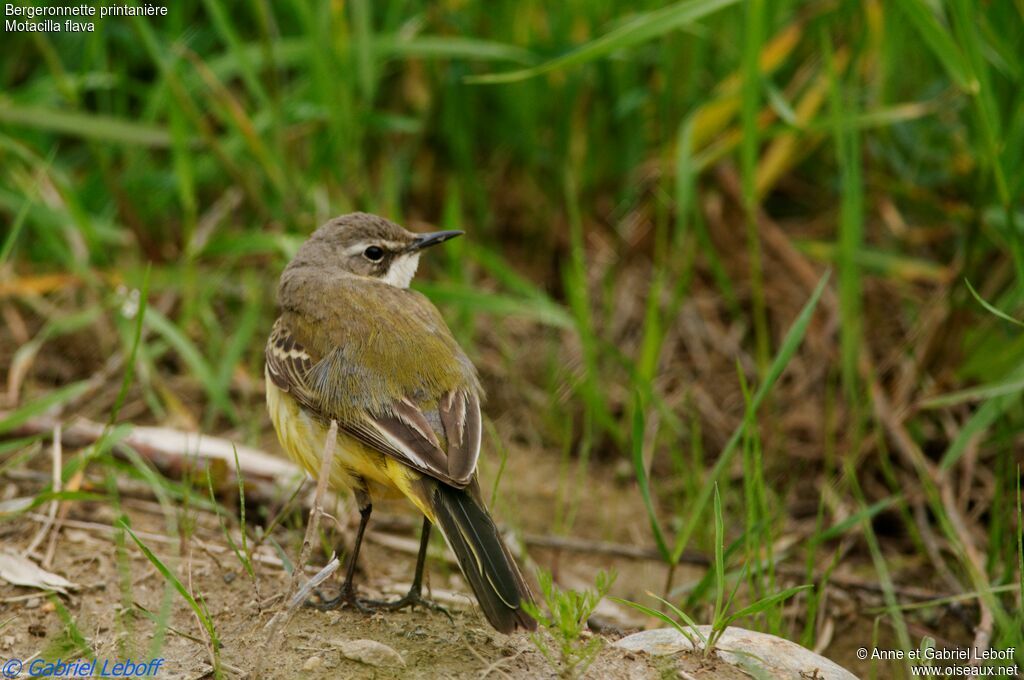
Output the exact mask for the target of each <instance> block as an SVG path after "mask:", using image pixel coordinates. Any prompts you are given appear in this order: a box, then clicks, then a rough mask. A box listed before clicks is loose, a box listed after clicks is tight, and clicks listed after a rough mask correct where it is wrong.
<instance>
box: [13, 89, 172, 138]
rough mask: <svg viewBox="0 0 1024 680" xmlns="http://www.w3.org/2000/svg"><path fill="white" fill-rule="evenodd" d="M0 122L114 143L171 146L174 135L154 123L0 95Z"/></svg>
mask: <svg viewBox="0 0 1024 680" xmlns="http://www.w3.org/2000/svg"><path fill="white" fill-rule="evenodd" d="M0 123H7V124H10V125H20V126H22V127H30V128H36V129H40V130H45V131H47V132H56V133H59V134H65V135H71V136H73V137H82V138H84V139H95V140H99V141H104V142H110V143H113V144H127V145H130V146H146V147H156V148H164V147H168V146H170V145H171V135H170V134H169V133H168V132H167V130H165V129H163V128H161V127H157V126H155V125H146V124H144V123H136V122H133V121H127V120H121V119H118V118H112V117H110V116H102V115H98V114H92V113H80V112H76V111H58V110H56V109H49V108H45V107H41V106H22V105H19V104H15V103H14V102H12V101H10V100H9V99H6V98H4V97H0Z"/></svg>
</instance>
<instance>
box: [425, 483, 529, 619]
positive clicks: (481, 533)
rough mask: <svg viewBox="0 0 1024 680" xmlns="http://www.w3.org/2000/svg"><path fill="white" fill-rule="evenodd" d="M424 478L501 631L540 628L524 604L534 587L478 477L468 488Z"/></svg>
mask: <svg viewBox="0 0 1024 680" xmlns="http://www.w3.org/2000/svg"><path fill="white" fill-rule="evenodd" d="M423 481H424V486H425V487H426V488H425V489H424V491H425V492H426V495H427V498H428V499H429V501H428V502H429V504H430V507H431V508H432V509H433V511H434V516H435V519H436V521H435V524H436V525H437V526H438V527H439V528H440V529H441V532H442V533H443V534H444V537H445V538H446V539H447V540H448V545H450V546H451V548H452V551H453V552H454V553H455V556H456V557H458V559H459V566H460V567H461V568H462V573H463V574H464V575H465V577H466V580H468V581H469V585H470V587H471V588H472V589H473V594H474V595H476V600H477V602H479V603H480V609H482V610H483V612H484V616H486V617H487V620H488V621H489V622H490V624H491V625H492V626H494V628H495V630H498V631H500V632H502V633H511V632H512V631H513V630H515V629H516V628H524V629H526V630H533V629H534V628H536V627H537V623H536V621H534V620H533V619H532V618H531V617H530V615H529V614H527V613H526V612H525V611H523V609H522V606H521V605H522V603H523V602H524V601H527V602H528V601H532V600H533V598H532V597H531V595H530V588H529V587H528V586H527V585H526V581H524V580H523V575H522V574H521V573H519V567H517V566H516V563H515V561H514V560H513V559H512V555H511V554H510V553H509V551H508V548H507V547H505V543H504V542H503V541H502V540H501V535H500V534H499V533H498V528H497V527H496V526H494V520H492V519H491V516H490V514H489V513H488V512H487V509H486V508H485V507H484V505H483V502H482V500H481V498H480V488H479V486H478V485H477V483H476V480H474V481H473V482H472V483H471V484H470V486H469V487H467V488H466V489H456V488H454V487H451V486H448V485H447V484H443V483H441V482H437V481H435V480H433V479H430V480H426V479H425V480H423Z"/></svg>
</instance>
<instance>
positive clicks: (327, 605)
mask: <svg viewBox="0 0 1024 680" xmlns="http://www.w3.org/2000/svg"><path fill="white" fill-rule="evenodd" d="M315 592H316V597H317V599H313V598H310V599H309V600H306V605H307V606H310V607H314V608H316V609H319V610H320V611H322V612H328V611H333V610H335V609H341V608H342V607H350V608H352V609H355V610H356V611H358V612H362V613H364V614H372V613H373V612H374V611H375V608H374V607H373V606H372V605H368V601H367V600H361V599H359V595H358V594H357V593H356V588H355V586H354V585H352V583H350V582H346V583H345V584H344V585H342V586H341V590H340V591H338V594H337V595H335V596H334V597H327V596H325V595H324V594H323V592H322V591H321V590H320V589H319V588H317V589H316V591H315Z"/></svg>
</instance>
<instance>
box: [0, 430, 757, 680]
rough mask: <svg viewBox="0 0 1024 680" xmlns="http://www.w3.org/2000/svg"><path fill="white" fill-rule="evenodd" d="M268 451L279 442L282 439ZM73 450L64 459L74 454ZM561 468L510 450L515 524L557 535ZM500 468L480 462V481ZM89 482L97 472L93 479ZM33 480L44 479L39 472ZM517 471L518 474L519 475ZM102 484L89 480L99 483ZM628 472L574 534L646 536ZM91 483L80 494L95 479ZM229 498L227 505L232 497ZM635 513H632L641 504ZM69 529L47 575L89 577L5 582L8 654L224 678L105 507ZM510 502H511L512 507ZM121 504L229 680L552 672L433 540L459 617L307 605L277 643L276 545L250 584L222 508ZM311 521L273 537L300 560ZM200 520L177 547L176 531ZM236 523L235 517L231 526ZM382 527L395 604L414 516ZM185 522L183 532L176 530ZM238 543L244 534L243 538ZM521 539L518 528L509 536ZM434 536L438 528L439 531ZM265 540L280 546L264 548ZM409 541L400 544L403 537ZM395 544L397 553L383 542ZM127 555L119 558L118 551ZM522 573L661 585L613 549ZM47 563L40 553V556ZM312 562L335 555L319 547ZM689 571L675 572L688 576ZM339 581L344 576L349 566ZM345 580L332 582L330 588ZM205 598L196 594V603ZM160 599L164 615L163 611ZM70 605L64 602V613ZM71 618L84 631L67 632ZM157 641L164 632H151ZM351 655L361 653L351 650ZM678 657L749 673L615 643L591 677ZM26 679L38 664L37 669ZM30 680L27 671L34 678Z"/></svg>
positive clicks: (77, 512)
mask: <svg viewBox="0 0 1024 680" xmlns="http://www.w3.org/2000/svg"><path fill="white" fill-rule="evenodd" d="M266 448H267V450H271V451H276V450H277V449H276V448H275V445H274V442H273V440H272V439H268V441H267V442H266ZM69 453H70V452H65V455H66V456H67V455H68V454H69ZM36 459H37V461H38V462H39V463H40V465H39V467H40V469H39V470H37V471H36V472H35V474H34V476H33V474H32V473H31V471H28V472H27V473H26V475H25V479H24V480H23V481H19V482H17V483H15V482H7V483H6V488H0V492H2V495H3V498H4V499H10V498H16V497H24V496H29V495H32V494H34V493H37V492H38V487H39V483H41V482H44V481H45V478H46V476H45V475H44V474H43V468H44V467H45V464H46V463H48V461H47V460H46V459H47V456H46V455H44V454H43V455H39V456H37V457H36ZM559 468H560V463H559V461H557V460H552V459H547V458H544V457H540V456H530V455H529V454H528V453H526V452H524V451H514V450H513V451H511V452H510V457H509V462H508V465H507V467H506V469H505V471H504V473H503V474H504V476H505V477H504V481H503V483H502V484H501V492H500V495H499V498H498V499H497V502H496V503H495V515H496V516H497V517H498V518H499V519H500V518H502V517H503V516H509V517H513V516H514V517H515V519H516V521H517V522H518V523H519V525H518V527H517V529H518V530H519V531H522V532H524V533H540V534H547V533H550V532H551V531H552V527H551V521H552V517H553V516H554V507H555V504H556V502H557V499H558V497H559V495H558V494H559V491H558V478H559ZM496 469H497V464H496V463H495V462H490V463H489V464H485V465H484V467H483V474H484V478H485V479H484V481H485V484H486V485H485V487H484V488H490V483H491V481H492V477H491V475H492V474H493V473H495V472H496ZM87 479H88V478H87ZM33 480H34V481H33ZM510 480H516V483H514V484H513V483H511V482H510ZM103 484H104V482H103V481H102V480H101V479H96V480H94V481H93V486H94V487H95V488H97V490H101V489H102V488H103ZM625 484H628V482H626V481H617V479H616V475H615V474H614V473H613V471H611V470H608V469H603V468H600V467H598V468H596V469H592V470H591V474H590V475H589V480H588V486H587V494H586V497H585V501H584V502H583V503H581V505H580V509H579V512H578V514H577V517H576V520H575V525H574V527H575V528H574V532H573V533H574V534H575V535H576V536H578V537H585V538H588V539H593V540H606V541H619V542H622V543H634V544H635V543H640V544H642V543H645V540H644V536H643V535H642V531H643V526H642V523H640V522H637V521H628V522H627V521H622V518H624V517H626V518H642V517H643V516H644V515H643V509H642V507H641V506H640V505H639V502H640V501H639V498H638V494H634V493H623V488H622V487H623V485H625ZM88 487H89V484H88V483H87V484H85V485H84V486H83V488H88ZM227 505H228V506H229V507H230V502H227ZM634 506H635V507H634ZM68 507H69V512H68V514H67V516H66V517H65V518H64V520H63V521H61V520H58V526H59V527H60V530H59V532H58V531H51V532H50V533H49V534H48V536H47V537H46V539H45V540H43V541H42V543H41V544H40V547H39V548H38V550H37V553H36V554H38V555H43V556H44V557H45V553H46V551H47V548H48V545H49V543H50V542H52V543H53V551H52V560H51V561H50V562H49V563H47V566H48V568H49V570H50V571H52V572H54V573H57V574H60V575H61V576H63V577H65V578H67V579H69V580H71V581H72V582H74V583H75V584H77V585H78V586H79V588H78V589H76V590H75V591H73V592H72V593H71V594H70V595H67V596H61V597H60V598H59V599H57V598H55V597H49V598H48V597H47V596H45V595H40V594H39V592H38V591H33V590H31V589H28V588H23V587H16V586H12V585H10V584H7V583H2V584H0V658H2V659H4V660H6V659H9V658H20V659H22V660H23V661H24V662H25V663H26V669H27V664H28V660H29V659H31V658H33V657H40V656H41V657H43V658H49V659H54V658H58V657H60V658H64V659H65V660H70V659H78V658H81V657H82V656H83V655H82V653H81V652H80V651H76V650H77V649H81V647H80V646H79V645H80V644H81V643H82V642H85V643H87V644H88V645H89V647H90V648H91V649H92V650H93V651H94V653H95V655H96V657H97V658H99V659H101V660H102V659H111V660H117V659H126V658H131V659H133V660H141V659H147V660H148V659H150V658H152V657H153V653H152V651H151V650H152V649H154V648H158V649H159V650H160V651H159V652H158V653H157V654H156V656H158V657H163V658H164V659H165V662H164V666H163V667H162V668H161V670H160V672H159V673H158V674H157V675H156V676H155V677H158V678H168V679H169V678H187V679H190V680H193V679H198V678H206V677H213V670H212V663H211V654H210V652H209V645H208V643H207V636H206V633H205V632H204V630H203V628H202V626H201V625H200V624H199V620H198V618H197V617H196V616H195V614H194V613H193V611H192V610H191V609H190V607H189V605H188V604H187V603H186V602H185V600H184V599H183V598H182V597H181V596H180V595H179V594H178V593H177V592H174V591H173V590H172V589H171V587H170V586H169V585H168V582H167V580H166V579H165V577H164V576H163V575H162V574H161V573H160V572H159V571H158V569H157V568H156V567H155V566H154V565H153V563H152V562H151V561H150V560H149V559H147V557H146V556H145V555H144V554H143V552H142V551H141V550H140V549H139V548H138V547H137V546H136V545H135V544H134V542H133V541H132V540H131V539H130V538H127V537H126V538H125V544H124V545H123V546H120V547H119V546H118V545H117V541H116V540H115V532H114V530H113V528H112V527H113V526H114V524H115V522H116V519H117V518H116V517H115V515H114V510H113V509H112V508H111V505H110V504H108V503H92V502H76V503H73V504H71V505H69V506H68ZM513 509H514V510H513ZM122 510H123V511H124V513H125V515H126V516H127V518H128V521H129V523H130V525H131V526H132V527H133V530H134V531H135V532H136V534H137V535H138V536H139V538H140V539H141V540H142V541H143V542H144V543H146V545H147V546H148V547H149V548H150V549H152V551H153V552H154V553H155V554H156V555H157V556H158V557H159V558H160V560H161V561H163V562H164V563H165V564H167V565H168V566H169V567H170V568H171V569H173V570H174V573H175V574H176V575H177V576H178V578H179V579H180V581H181V582H182V583H183V584H184V586H185V587H186V588H188V589H189V590H190V591H191V592H192V593H194V594H196V595H197V596H198V595H200V594H201V596H202V598H201V600H200V601H201V603H202V605H203V606H205V607H206V609H207V610H208V612H209V615H210V618H211V620H212V622H213V625H214V626H215V629H216V634H217V636H218V638H219V639H220V641H221V650H222V651H221V662H222V666H223V668H224V669H225V675H226V676H227V677H247V678H337V677H351V678H392V677H396V678H397V677H401V678H438V677H451V678H460V677H474V678H479V677H517V678H518V677H531V678H534V677H555V675H556V673H555V671H554V670H553V668H552V666H551V665H550V664H549V663H548V662H547V661H546V660H545V658H544V656H543V655H542V654H541V653H540V652H539V651H538V649H537V647H536V646H535V645H534V643H533V642H532V641H531V639H530V637H529V636H528V635H526V634H517V635H512V636H506V635H502V634H499V633H496V632H494V631H493V630H492V629H491V628H490V627H489V626H488V625H487V623H486V622H485V621H484V619H483V618H482V616H481V615H480V614H479V611H478V610H477V609H476V606H475V604H473V603H472V600H471V599H470V597H469V596H468V594H467V593H468V588H467V587H466V585H465V583H464V582H463V581H462V579H461V576H460V575H459V574H458V570H457V569H456V568H454V567H453V566H452V564H451V562H450V560H449V559H448V558H447V557H446V555H445V554H444V547H443V545H442V544H441V543H440V542H439V541H438V542H437V543H435V544H432V555H433V553H434V551H435V549H436V552H437V554H438V557H437V558H435V559H431V561H430V562H429V564H428V573H429V577H428V579H429V580H428V585H429V590H430V594H431V596H432V597H433V598H434V599H435V600H436V601H438V602H441V603H443V604H444V605H445V606H446V607H447V608H448V609H449V611H450V612H451V617H452V619H451V620H449V619H448V618H447V617H446V616H445V615H444V614H442V613H437V612H428V611H423V610H416V611H402V612H386V613H376V614H372V615H367V614H362V613H358V612H354V611H350V610H341V611H333V612H321V611H318V610H315V609H312V608H305V607H300V608H298V609H297V610H295V612H294V614H293V616H292V618H291V619H290V620H289V621H288V622H287V624H286V625H285V627H284V628H283V629H282V630H281V631H279V632H278V634H276V635H274V636H273V637H272V639H268V635H267V632H266V626H267V623H268V621H269V620H270V619H271V617H272V616H273V614H274V613H275V612H276V611H278V610H279V609H280V608H281V600H282V597H283V593H284V592H285V591H286V589H287V587H288V584H289V580H290V579H289V577H288V576H287V574H286V572H285V570H284V569H283V567H282V566H281V560H280V557H279V555H280V553H279V552H278V551H277V549H276V548H274V549H272V548H271V546H270V545H267V544H264V545H262V546H261V547H260V549H259V550H257V551H256V554H257V555H258V556H259V557H260V559H261V560H262V561H260V560H257V561H256V562H255V579H253V578H250V576H249V575H248V574H247V572H246V571H245V570H244V569H243V568H242V566H241V563H240V562H239V560H238V559H237V558H236V557H235V555H234V554H233V553H232V552H231V550H230V548H229V547H228V545H227V541H226V539H225V534H224V530H223V529H222V528H221V525H220V520H218V519H217V517H216V515H214V514H213V513H211V512H207V511H203V510H199V509H196V508H193V509H191V510H188V511H185V512H182V510H181V508H180V507H176V506H171V507H169V508H165V507H163V506H161V505H160V504H159V503H157V502H155V501H154V500H152V498H146V497H145V495H144V494H136V497H132V494H129V493H125V494H123V497H122ZM45 512H46V506H43V507H42V508H40V509H39V510H38V514H36V513H32V514H29V515H23V516H22V517H19V518H17V519H15V520H13V521H8V522H5V523H2V524H0V541H2V545H3V546H4V547H5V548H8V549H11V550H13V551H15V552H20V551H22V550H24V549H25V548H26V547H27V546H28V545H29V544H30V543H31V542H32V540H33V538H34V537H35V536H36V534H37V533H38V532H39V531H40V527H41V526H42V525H43V522H44V520H43V517H44V516H45ZM335 512H337V513H338V514H337V516H338V517H340V518H342V520H343V521H341V524H342V526H343V529H344V531H343V532H342V536H343V537H344V536H350V535H351V531H350V529H351V527H352V523H353V520H354V512H352V509H351V508H349V507H348V506H347V505H344V504H343V505H340V506H339V507H338V508H336V509H335ZM304 521H305V516H304V515H300V514H299V513H297V512H296V513H295V514H294V515H293V516H292V517H291V518H290V520H289V521H286V522H283V523H282V524H284V525H286V526H279V527H278V529H277V530H275V532H274V534H273V537H274V539H275V541H276V542H277V544H278V545H280V546H281V547H282V549H283V550H285V551H286V552H287V554H288V556H289V559H291V560H294V559H295V558H296V556H297V553H298V546H299V544H300V543H301V540H302V531H301V529H302V523H304ZM175 523H176V524H177V526H178V527H182V526H186V525H187V524H188V523H191V525H192V527H191V531H190V533H189V532H185V535H186V538H185V539H184V540H183V541H181V545H183V546H185V547H184V548H183V549H182V554H177V546H178V545H179V541H178V539H177V538H176V537H174V536H171V535H168V534H169V533H170V532H172V531H173V528H172V529H170V530H169V529H168V527H169V526H171V527H173V526H174V525H175ZM232 526H234V524H232ZM370 527H371V532H370V533H369V534H368V541H367V543H365V544H364V548H363V553H362V555H361V556H360V571H359V573H358V574H357V579H358V582H359V585H360V588H361V591H362V593H363V594H364V595H365V596H371V597H379V596H383V597H397V596H398V595H399V594H401V593H402V592H404V589H405V588H407V587H408V581H409V579H410V578H411V574H412V571H413V564H414V559H415V558H414V554H413V549H414V547H415V545H416V529H415V527H418V522H417V518H416V517H415V516H414V515H413V514H411V513H409V512H408V510H407V508H405V507H404V506H402V505H401V504H385V505H383V506H380V507H379V508H378V507H377V506H375V515H374V520H373V521H371V525H370ZM179 531H180V529H179ZM234 535H235V540H236V541H237V540H238V534H237V532H235V534H234ZM514 535H515V534H513V536H514ZM435 538H436V537H435ZM267 543H270V542H269V541H268V542H267ZM396 543H397V544H398V545H399V548H400V549H398V550H396V549H394V546H395V544H396ZM382 544H387V546H391V547H386V546H385V545H382ZM119 553H120V554H121V557H120V558H119ZM523 558H524V560H527V563H526V564H525V565H524V566H525V567H526V571H528V572H529V571H532V569H533V568H534V566H535V565H537V564H540V565H543V566H545V567H547V568H554V569H555V570H556V574H557V578H558V581H559V582H560V583H562V584H563V585H564V586H566V587H574V588H582V587H586V586H587V585H590V584H592V583H593V578H594V574H595V573H596V572H597V571H598V570H599V569H615V570H616V571H617V573H618V580H617V581H616V583H615V586H614V588H613V594H615V595H618V596H621V597H625V598H631V599H635V600H640V601H643V600H644V599H645V595H644V593H645V591H646V590H647V589H649V588H651V587H652V584H660V583H663V582H664V579H665V572H664V570H663V569H662V568H661V567H660V565H658V564H657V563H656V562H655V561H650V560H633V559H625V558H617V557H614V558H612V557H604V556H601V555H590V554H580V553H568V552H561V554H558V553H556V552H555V551H553V550H552V549H550V548H548V549H540V548H536V549H531V550H530V551H529V555H528V556H527V555H525V554H524V555H523ZM37 561H40V560H37ZM312 561H313V562H315V563H316V564H315V565H310V567H309V568H308V569H307V571H311V570H312V571H315V567H317V566H319V565H322V564H323V563H324V555H323V554H322V553H317V552H316V551H314V556H313V560H312ZM699 573H700V572H699V571H695V572H693V573H691V574H689V575H687V573H686V572H685V570H684V571H683V572H682V573H681V574H680V575H679V576H677V578H679V577H680V576H681V577H682V578H692V577H694V576H696V575H699ZM339 575H340V574H339ZM336 587H337V580H334V579H332V580H331V581H328V582H327V584H325V586H324V589H325V591H328V592H332V591H333V590H334V589H335V588H336ZM197 599H199V598H198V597H197ZM162 608H164V611H167V612H168V614H167V615H166V616H165V617H162V616H161V611H162ZM62 610H66V611H62ZM159 618H164V620H165V621H167V624H168V626H167V629H166V630H165V631H163V632H162V633H161V632H160V627H158V626H157V624H156V623H155V620H156V619H159ZM595 620H596V621H599V622H600V623H601V624H602V632H601V635H602V636H603V638H604V639H605V640H606V641H607V642H610V641H613V640H614V639H616V638H618V637H621V636H622V635H623V634H625V633H627V632H632V631H635V630H638V629H640V628H642V627H643V625H644V623H645V621H644V619H643V618H642V617H637V616H636V614H635V613H634V612H632V611H631V610H629V609H627V608H624V607H621V606H619V605H615V604H614V603H611V602H607V601H606V602H605V603H603V604H602V606H601V608H600V609H599V612H598V615H597V617H596V619H595ZM68 621H72V622H73V624H74V625H68V623H67V622H68ZM157 635H160V636H162V640H156V639H154V638H155V637H156V636H157ZM354 640H372V641H375V642H378V643H382V644H384V645H387V646H388V647H390V648H391V649H393V650H394V651H395V652H397V653H398V655H400V656H401V661H400V662H399V661H397V660H395V661H394V663H391V664H385V665H381V666H374V665H370V664H367V663H363V662H360V661H357V660H353V659H351V658H347V657H346V655H345V654H344V653H343V649H344V648H346V645H347V644H348V643H350V642H351V641H354ZM348 651H349V654H350V656H358V654H355V655H353V654H351V651H350V650H348ZM676 663H679V664H681V666H679V667H682V668H687V669H688V672H689V673H690V674H691V676H692V677H696V678H711V677H714V678H726V679H728V678H730V677H746V676H744V675H743V674H742V673H739V672H738V671H736V670H735V669H733V668H732V667H731V666H727V665H726V664H723V663H721V662H718V661H715V660H714V659H711V660H705V659H702V658H699V657H694V658H684V659H678V658H677V659H653V658H650V657H648V656H646V655H634V654H631V653H627V652H623V651H620V650H617V649H615V648H614V647H611V646H610V645H608V644H606V645H605V646H604V649H603V651H602V652H601V653H600V655H599V656H598V658H597V660H596V661H595V662H594V664H593V665H592V666H591V667H590V669H589V671H588V672H587V674H586V676H587V677H600V678H654V677H675V671H674V668H676V667H677V666H675V664H676ZM26 675H27V670H26ZM23 677H24V676H23Z"/></svg>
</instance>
